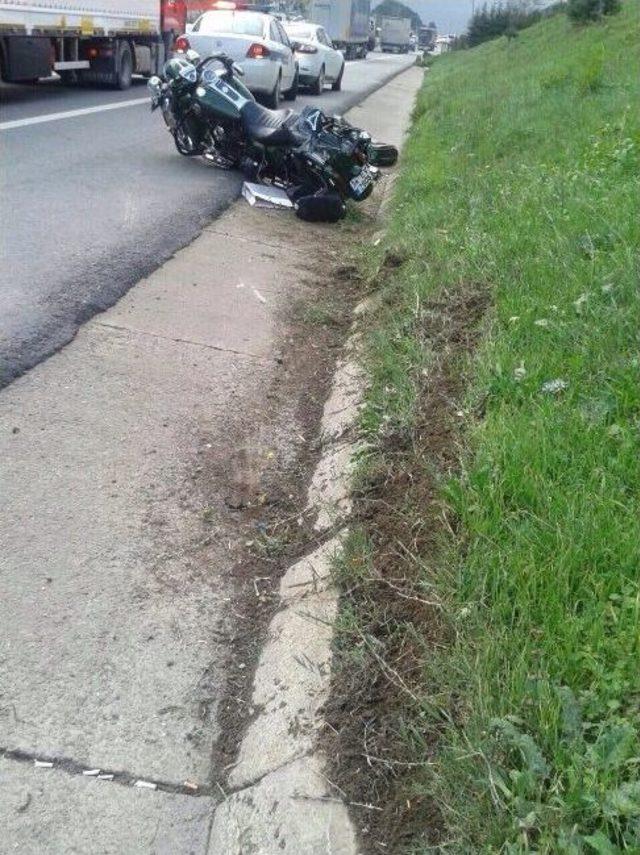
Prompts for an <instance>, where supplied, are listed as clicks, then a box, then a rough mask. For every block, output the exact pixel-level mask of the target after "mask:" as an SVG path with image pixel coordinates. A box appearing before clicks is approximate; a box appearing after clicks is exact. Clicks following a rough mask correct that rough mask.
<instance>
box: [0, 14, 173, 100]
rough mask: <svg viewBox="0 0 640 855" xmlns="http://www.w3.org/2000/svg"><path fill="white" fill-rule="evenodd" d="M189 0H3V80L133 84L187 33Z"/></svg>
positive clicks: (0, 69) (152, 71) (0, 27)
mask: <svg viewBox="0 0 640 855" xmlns="http://www.w3.org/2000/svg"><path fill="white" fill-rule="evenodd" d="M185 20H186V2H185V0H40V2H38V3H36V2H31V0H0V79H2V80H4V81H5V82H8V83H35V82H36V81H37V80H38V79H39V78H41V77H49V76H50V75H51V73H52V72H53V71H56V72H57V73H58V74H59V75H60V77H61V78H62V80H63V81H64V82H66V83H75V82H82V83H97V84H107V85H110V86H115V87H116V88H118V89H127V88H128V87H129V86H130V85H131V76H132V74H134V73H138V74H145V75H151V74H156V73H157V72H158V71H159V69H160V68H161V67H162V63H163V62H164V59H165V56H166V55H167V54H168V52H169V50H170V48H171V45H172V43H173V40H174V38H175V37H176V36H177V35H179V34H180V33H183V32H184V29H185Z"/></svg>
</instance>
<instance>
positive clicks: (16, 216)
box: [0, 54, 413, 387]
mask: <svg viewBox="0 0 640 855" xmlns="http://www.w3.org/2000/svg"><path fill="white" fill-rule="evenodd" d="M412 62H413V57H405V56H392V55H387V54H371V55H370V56H369V58H368V59H367V60H366V61H364V62H363V61H361V62H353V63H349V64H348V68H347V72H346V74H345V78H344V88H343V91H342V92H340V93H332V92H331V91H327V92H326V93H325V94H324V95H323V96H322V97H320V98H317V97H316V98H312V97H310V96H306V97H301V98H299V99H298V101H297V103H296V106H300V105H302V104H304V103H314V104H319V105H321V106H322V107H323V108H324V109H327V110H330V111H331V112H337V113H339V112H344V111H346V110H347V109H348V108H349V107H351V106H353V105H354V104H356V103H358V102H359V101H360V100H362V99H363V98H364V97H365V96H366V95H368V94H370V93H371V92H372V91H374V90H375V89H377V88H379V86H381V85H382V84H383V83H384V82H386V81H387V80H388V79H389V78H390V77H392V76H393V75H395V74H396V73H397V72H398V71H399V70H401V69H402V68H405V67H407V66H408V65H409V64H411V63H412ZM137 102H139V103H137ZM0 107H1V115H0V145H1V146H2V150H3V158H2V161H3V167H2V170H1V171H0V179H1V184H2V190H3V193H2V202H1V203H0V211H1V217H2V223H3V228H2V238H1V244H0V254H1V255H0V261H1V271H2V272H1V273H0V387H1V386H3V385H6V384H7V383H9V382H10V381H11V380H12V379H14V378H15V377H17V376H19V375H20V374H22V373H24V371H26V370H28V369H29V368H31V367H33V366H34V365H36V364H37V363H38V362H40V361H41V360H42V359H43V358H45V357H46V356H48V355H50V354H51V353H53V352H55V351H56V350H58V349H59V348H60V347H61V346H62V345H64V344H65V343H67V342H68V341H69V340H70V339H71V338H72V337H73V336H74V335H75V333H76V331H77V330H78V328H79V326H80V325H81V324H82V323H83V322H84V321H86V320H87V319H89V318H90V317H92V316H93V315H94V314H95V313H96V312H99V311H102V310H104V309H105V308H107V307H109V306H111V305H113V304H114V303H115V302H116V301H117V300H118V299H119V297H121V296H122V295H123V294H124V293H125V292H126V291H127V290H128V288H130V287H131V286H132V285H133V284H134V283H135V282H137V281H138V280H139V279H140V278H142V277H143V276H145V275H148V274H149V273H150V272H151V271H152V270H154V269H155V268H157V267H158V266H159V265H160V264H162V263H163V262H164V261H165V260H166V259H167V258H169V257H170V256H171V255H172V254H173V253H174V252H175V251H176V250H177V249H179V248H180V247H182V246H184V245H186V244H187V243H189V242H190V241H191V240H192V239H193V238H194V237H195V236H196V235H197V234H198V233H199V232H200V231H201V229H202V227H203V226H204V225H205V224H206V223H207V222H209V221H210V220H211V218H212V217H214V216H215V215H216V214H218V213H219V212H221V211H222V210H223V209H224V208H225V207H226V206H227V205H228V204H229V203H230V202H231V201H232V200H233V199H234V198H236V197H237V195H238V193H239V189H240V184H241V179H240V177H239V176H238V175H237V174H233V173H225V172H221V171H219V170H217V169H215V168H214V167H210V166H208V165H207V164H205V163H204V162H202V161H201V160H199V159H193V160H189V159H185V158H181V157H180V156H179V155H178V154H177V153H176V151H175V149H174V147H173V144H172V141H171V139H170V137H169V135H168V134H167V132H166V130H165V128H164V125H163V123H162V120H161V118H159V117H158V115H157V114H156V115H153V116H152V115H151V114H150V113H149V109H148V101H147V93H146V86H145V83H144V81H141V80H140V81H135V83H134V86H133V87H132V88H131V89H130V90H128V91H127V92H112V91H105V90H98V91H96V90H89V89H67V88H64V87H63V86H62V85H61V84H60V83H59V82H58V81H54V80H52V81H45V82H42V83H40V84H39V85H38V86H6V85H3V86H2V87H1V88H0ZM87 109H89V110H91V112H84V113H81V114H80V115H65V114H69V113H70V112H71V111H85V110H87ZM53 115H56V116H57V117H56V118H55V119H54V120H52V121H47V122H42V123H25V124H21V123H22V122H24V120H29V119H36V118H39V117H43V116H50V117H51V116H53Z"/></svg>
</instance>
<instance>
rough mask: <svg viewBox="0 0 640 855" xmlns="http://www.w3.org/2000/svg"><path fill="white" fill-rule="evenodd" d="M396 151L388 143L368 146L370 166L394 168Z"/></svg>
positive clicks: (375, 143) (374, 143)
mask: <svg viewBox="0 0 640 855" xmlns="http://www.w3.org/2000/svg"><path fill="white" fill-rule="evenodd" d="M397 162H398V149H397V148H396V147H395V146H394V145H391V144H390V143H381V142H372V143H371V145H370V146H369V163H370V164H371V165H372V166H395V165H396V163H397Z"/></svg>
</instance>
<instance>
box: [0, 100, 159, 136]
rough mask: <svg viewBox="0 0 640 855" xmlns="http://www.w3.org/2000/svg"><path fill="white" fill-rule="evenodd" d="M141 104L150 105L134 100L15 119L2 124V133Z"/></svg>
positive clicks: (143, 101) (0, 123)
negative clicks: (12, 129)
mask: <svg viewBox="0 0 640 855" xmlns="http://www.w3.org/2000/svg"><path fill="white" fill-rule="evenodd" d="M139 104H149V99H148V98H134V99H132V100H131V101H117V102H115V103H113V104H101V105H100V106H99V107H83V108H82V109H81V110H67V111H66V112H65V113H47V114H46V115H44V116H33V117H32V118H31V119H15V120H14V121H12V122H0V131H9V130H11V128H25V127H26V126H27V125H40V124H41V123H42V122H59V121H61V120H62V119H75V118H76V117H77V116H88V115H90V114H91V113H104V112H105V111H106V110H121V109H122V108H123V107H137V106H138V105H139Z"/></svg>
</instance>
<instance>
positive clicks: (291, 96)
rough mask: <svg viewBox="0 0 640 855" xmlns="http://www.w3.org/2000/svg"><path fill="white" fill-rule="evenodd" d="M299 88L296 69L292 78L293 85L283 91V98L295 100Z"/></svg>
mask: <svg viewBox="0 0 640 855" xmlns="http://www.w3.org/2000/svg"><path fill="white" fill-rule="evenodd" d="M299 88H300V77H299V75H298V72H297V71H296V76H295V77H294V78H293V86H292V87H291V89H289V90H288V91H287V92H285V93H284V95H283V98H284V100H285V101H295V100H296V98H297V97H298V89H299Z"/></svg>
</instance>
